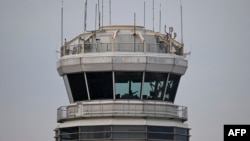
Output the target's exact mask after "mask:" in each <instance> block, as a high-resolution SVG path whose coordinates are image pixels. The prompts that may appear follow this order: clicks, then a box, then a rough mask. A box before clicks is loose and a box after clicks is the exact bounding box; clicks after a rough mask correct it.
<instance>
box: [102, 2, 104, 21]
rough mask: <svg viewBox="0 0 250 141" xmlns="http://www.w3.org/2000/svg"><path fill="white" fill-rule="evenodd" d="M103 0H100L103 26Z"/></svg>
mask: <svg viewBox="0 0 250 141" xmlns="http://www.w3.org/2000/svg"><path fill="white" fill-rule="evenodd" d="M103 14H104V13H103V0H102V26H103Z"/></svg>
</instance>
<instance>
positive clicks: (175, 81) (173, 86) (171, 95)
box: [164, 74, 181, 102]
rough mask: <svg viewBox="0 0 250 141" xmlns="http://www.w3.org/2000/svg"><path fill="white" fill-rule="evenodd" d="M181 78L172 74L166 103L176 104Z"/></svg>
mask: <svg viewBox="0 0 250 141" xmlns="http://www.w3.org/2000/svg"><path fill="white" fill-rule="evenodd" d="M180 78H181V76H180V75H176V74H170V76H169V79H168V84H167V91H166V94H165V99H164V100H165V101H170V102H174V99H175V95H176V92H177V88H178V85H179V81H180Z"/></svg>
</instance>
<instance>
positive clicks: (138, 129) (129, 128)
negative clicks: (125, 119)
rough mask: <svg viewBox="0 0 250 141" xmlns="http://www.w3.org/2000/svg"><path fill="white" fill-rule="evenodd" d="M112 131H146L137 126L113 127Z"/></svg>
mask: <svg viewBox="0 0 250 141" xmlns="http://www.w3.org/2000/svg"><path fill="white" fill-rule="evenodd" d="M112 130H113V131H144V132H145V131H146V126H139V125H114V126H113V127H112Z"/></svg>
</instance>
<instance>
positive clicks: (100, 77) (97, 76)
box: [86, 72, 113, 100]
mask: <svg viewBox="0 0 250 141" xmlns="http://www.w3.org/2000/svg"><path fill="white" fill-rule="evenodd" d="M86 75H87V79H88V86H89V94H90V99H91V100H95V99H113V82H112V72H89V73H86Z"/></svg>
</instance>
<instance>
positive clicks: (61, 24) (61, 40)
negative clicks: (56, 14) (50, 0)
mask: <svg viewBox="0 0 250 141" xmlns="http://www.w3.org/2000/svg"><path fill="white" fill-rule="evenodd" d="M62 45H63V0H62V8H61V46H62Z"/></svg>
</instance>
